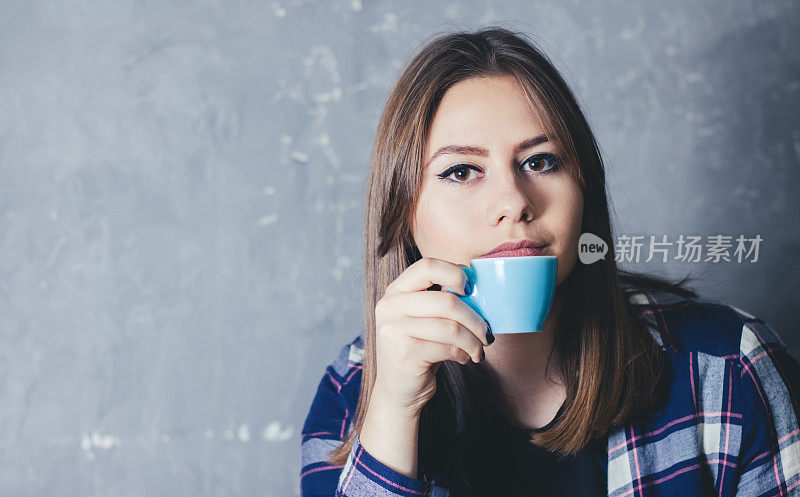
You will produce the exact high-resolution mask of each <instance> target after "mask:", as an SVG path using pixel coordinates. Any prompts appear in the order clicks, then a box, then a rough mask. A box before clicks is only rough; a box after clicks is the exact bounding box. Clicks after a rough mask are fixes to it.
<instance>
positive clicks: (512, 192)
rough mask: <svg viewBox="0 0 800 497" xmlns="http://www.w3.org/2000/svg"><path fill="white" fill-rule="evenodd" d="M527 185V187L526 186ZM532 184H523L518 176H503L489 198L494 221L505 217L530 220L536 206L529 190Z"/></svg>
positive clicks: (496, 221) (507, 218) (515, 219)
mask: <svg viewBox="0 0 800 497" xmlns="http://www.w3.org/2000/svg"><path fill="white" fill-rule="evenodd" d="M526 187H527V188H526ZM529 188H530V185H529V184H528V185H526V184H523V182H522V181H520V180H518V179H517V178H503V180H502V181H500V180H498V185H497V186H496V187H495V188H493V189H492V192H491V198H490V199H489V202H488V204H489V212H490V215H491V218H492V219H493V222H495V223H499V222H501V221H502V220H503V219H505V220H511V221H529V220H531V219H533V217H534V214H535V206H534V205H533V202H532V200H531V198H530V196H532V192H530V191H528V189H529Z"/></svg>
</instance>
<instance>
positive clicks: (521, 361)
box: [483, 295, 566, 428]
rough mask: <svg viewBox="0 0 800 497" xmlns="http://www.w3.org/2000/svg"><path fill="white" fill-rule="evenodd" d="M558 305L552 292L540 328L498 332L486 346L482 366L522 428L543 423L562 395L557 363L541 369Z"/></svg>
mask: <svg viewBox="0 0 800 497" xmlns="http://www.w3.org/2000/svg"><path fill="white" fill-rule="evenodd" d="M561 309H562V306H561V305H560V300H558V295H556V296H555V297H554V299H553V305H552V307H551V309H550V313H549V314H548V316H547V319H546V320H545V322H544V325H543V327H542V331H540V332H533V333H509V334H498V335H495V337H496V340H495V341H494V343H493V344H492V345H491V346H489V347H486V361H485V362H484V363H483V366H484V367H487V368H489V369H490V370H491V372H492V374H493V375H494V376H495V377H496V378H497V380H498V381H499V383H500V385H499V386H500V388H501V390H502V392H501V394H502V397H503V398H505V399H506V402H507V404H508V408H509V410H510V411H511V413H513V417H514V418H515V419H514V420H513V421H515V422H516V423H517V424H518V425H520V426H522V427H524V428H540V427H542V426H544V425H546V424H547V423H548V422H550V421H551V420H552V419H553V417H554V416H555V414H556V412H557V411H558V409H559V408H560V407H561V404H563V402H564V399H565V395H566V388H565V386H564V384H563V380H562V379H561V375H560V368H559V367H558V366H559V365H558V364H555V363H552V364H550V368H549V370H548V371H545V370H546V366H547V359H548V356H549V355H550V353H551V351H552V348H553V337H554V335H555V333H557V329H558V321H559V316H560V314H561ZM545 372H546V373H547V375H545Z"/></svg>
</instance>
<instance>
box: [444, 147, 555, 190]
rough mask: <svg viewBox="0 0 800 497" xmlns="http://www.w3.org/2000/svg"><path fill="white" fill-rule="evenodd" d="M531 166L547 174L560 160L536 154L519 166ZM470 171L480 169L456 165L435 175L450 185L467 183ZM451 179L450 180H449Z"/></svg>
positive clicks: (552, 155)
mask: <svg viewBox="0 0 800 497" xmlns="http://www.w3.org/2000/svg"><path fill="white" fill-rule="evenodd" d="M526 164H530V165H531V170H532V171H533V172H535V173H538V174H547V173H551V172H553V171H555V170H556V169H558V166H560V165H561V159H560V158H559V157H558V156H557V155H554V154H549V153H548V154H536V155H532V156H530V157H528V158H527V159H525V160H524V161H522V163H521V164H520V166H525V165H526ZM472 171H478V172H480V169H478V168H477V167H475V166H473V165H470V164H456V165H455V166H452V167H449V168H448V169H447V170H446V171H445V172H443V173H441V174H437V176H438V177H439V178H441V179H442V180H444V181H449V182H450V183H457V184H458V183H469V182H470V181H471V180H472V179H473V178H471V177H470V173H471V172H472ZM451 178H452V179H451Z"/></svg>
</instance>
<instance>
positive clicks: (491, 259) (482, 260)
mask: <svg viewBox="0 0 800 497" xmlns="http://www.w3.org/2000/svg"><path fill="white" fill-rule="evenodd" d="M514 259H558V256H557V255H512V256H507V257H481V258H479V259H472V260H471V261H470V264H476V263H480V264H485V263H490V262H497V261H503V262H505V261H508V260H514Z"/></svg>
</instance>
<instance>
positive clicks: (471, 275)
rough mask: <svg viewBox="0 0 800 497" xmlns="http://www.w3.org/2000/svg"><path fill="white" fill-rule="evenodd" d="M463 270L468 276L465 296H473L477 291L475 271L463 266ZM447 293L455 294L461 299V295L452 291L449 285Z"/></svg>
mask: <svg viewBox="0 0 800 497" xmlns="http://www.w3.org/2000/svg"><path fill="white" fill-rule="evenodd" d="M461 270H462V271H464V274H466V275H467V285H466V288H464V293H465V294H466V295H465V296H470V295H472V291H473V290H474V289H475V270H474V269H472V268H471V267H469V266H461ZM447 291H448V292H450V293H455V294H456V295H458V296H459V297H461V295H460V294H459V293H457V292H454V291H453V290H451V289H450V286H449V285H448V287H447Z"/></svg>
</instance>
